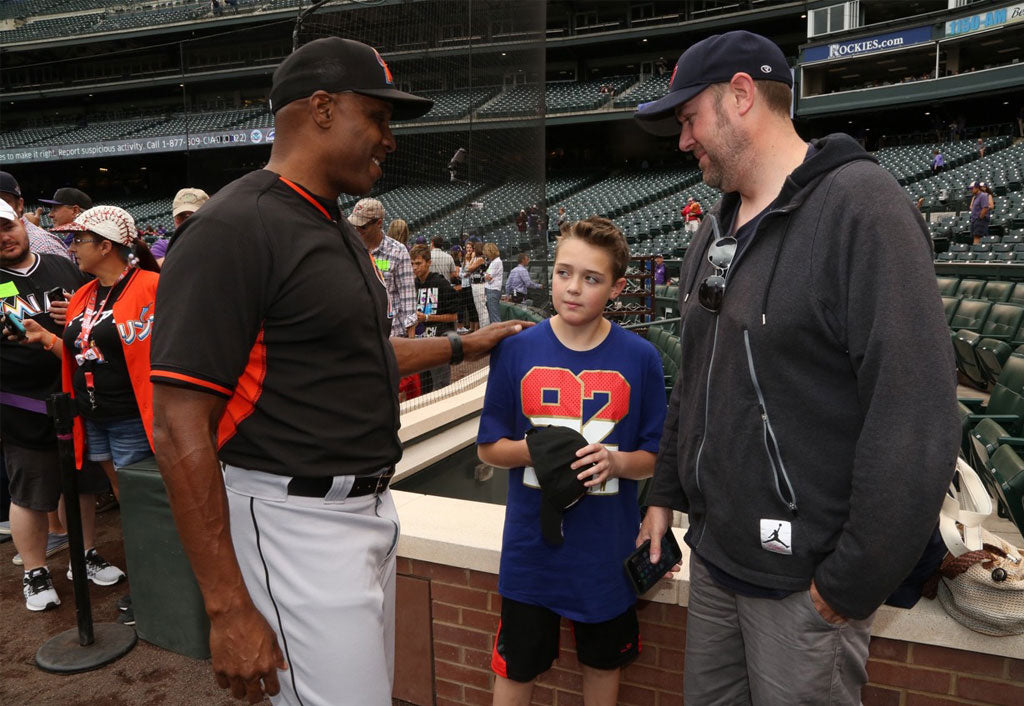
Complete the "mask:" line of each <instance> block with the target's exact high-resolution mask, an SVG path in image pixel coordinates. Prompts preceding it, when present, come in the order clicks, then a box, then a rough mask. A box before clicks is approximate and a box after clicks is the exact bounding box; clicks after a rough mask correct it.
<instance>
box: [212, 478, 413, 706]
mask: <svg viewBox="0 0 1024 706" xmlns="http://www.w3.org/2000/svg"><path fill="white" fill-rule="evenodd" d="M352 479H353V477H352V476H338V477H336V478H335V479H334V485H333V486H332V488H331V490H330V491H329V492H328V493H327V496H326V497H325V498H307V497H297V496H289V495H288V481H289V480H290V479H289V478H288V477H287V476H277V475H273V474H270V473H262V472H260V471H249V470H244V469H241V468H235V467H233V466H226V467H225V470H224V484H225V486H226V487H227V497H228V507H229V510H230V513H231V540H232V542H233V543H234V545H235V554H236V556H237V557H238V563H239V565H240V566H241V569H242V576H243V578H244V579H245V586H246V588H247V589H248V590H249V595H250V596H252V600H253V603H254V604H255V605H256V608H257V609H258V610H259V611H260V613H262V614H263V617H265V618H266V619H267V622H268V623H270V626H271V627H272V628H273V629H274V632H275V633H277V640H278V644H279V646H280V647H281V650H282V652H284V655H285V660H286V661H287V663H288V666H289V669H288V670H286V671H280V672H278V679H279V681H280V684H281V693H280V694H279V695H278V696H276V697H274V698H272V699H271V701H272V703H273V704H275V706H345V705H347V704H352V705H353V706H390V704H391V687H392V682H393V679H394V667H395V553H396V550H397V548H398V532H399V523H398V513H397V512H396V510H395V504H394V502H393V501H392V498H391V492H390V491H385V492H384V493H383V494H381V495H380V496H374V495H364V496H361V497H356V498H349V497H347V495H348V492H349V489H350V488H351V485H352Z"/></svg>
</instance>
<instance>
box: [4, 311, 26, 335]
mask: <svg viewBox="0 0 1024 706" xmlns="http://www.w3.org/2000/svg"><path fill="white" fill-rule="evenodd" d="M4 328H6V329H7V332H8V333H9V334H12V335H13V336H14V337H15V338H16V339H17V340H19V341H24V340H25V338H26V337H27V336H28V332H27V331H26V330H25V324H23V323H22V322H21V317H20V316H18V315H17V314H15V313H14V312H13V311H9V312H7V316H5V317H4Z"/></svg>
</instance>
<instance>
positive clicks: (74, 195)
mask: <svg viewBox="0 0 1024 706" xmlns="http://www.w3.org/2000/svg"><path fill="white" fill-rule="evenodd" d="M39 203H48V204H50V205H51V206H78V207H79V208H80V209H82V210H83V211H88V210H89V209H90V208H92V199H91V198H89V195H88V194H87V193H85V192H84V191H79V190H78V189H75V188H72V187H70V186H63V187H61V188H59V189H57V190H56V191H54V192H53V198H52V199H39Z"/></svg>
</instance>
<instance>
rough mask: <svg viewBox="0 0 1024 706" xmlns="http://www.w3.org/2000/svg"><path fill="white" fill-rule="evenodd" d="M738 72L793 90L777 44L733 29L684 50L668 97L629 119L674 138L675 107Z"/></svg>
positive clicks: (676, 124)
mask: <svg viewBox="0 0 1024 706" xmlns="http://www.w3.org/2000/svg"><path fill="white" fill-rule="evenodd" d="M740 72H744V73H747V74H750V77H751V78H752V79H754V80H755V81H757V80H762V81H779V82H781V83H784V84H786V85H787V86H789V87H790V88H792V87H793V74H792V73H790V70H789V64H787V63H786V57H785V55H784V54H783V53H782V50H781V49H779V47H778V45H776V44H775V42H773V41H772V40H770V39H768V38H766V37H762V36H761V35H760V34H754V33H753V32H747V31H746V30H736V31H734V32H726V33H725V34H715V35H712V36H710V37H708V38H707V39H702V40H701V41H699V42H697V43H696V44H694V45H693V46H691V47H690V48H689V49H687V50H686V51H684V52H683V55H682V56H680V57H679V61H677V62H676V68H675V69H674V70H673V71H672V78H671V80H670V81H669V84H668V94H667V95H665V96H663V97H662V98H659V99H658V100H656V101H651V102H650V103H641V104H640V105H639V106H637V109H636V113H635V114H634V115H633V117H634V118H636V120H637V122H638V123H640V127H642V128H643V129H644V130H646V131H647V132H649V133H651V134H653V135H662V136H666V137H668V136H671V135H678V134H679V121H678V120H676V115H675V110H676V107H677V106H680V105H682V104H683V103H685V102H686V101H688V100H690V99H691V98H693V97H694V96H696V95H697V94H698V93H700V92H701V91H703V90H704V89H705V88H707V87H708V86H710V85H712V84H715V83H725V82H727V81H729V80H731V79H732V77H733V76H734V75H736V74H737V73H740Z"/></svg>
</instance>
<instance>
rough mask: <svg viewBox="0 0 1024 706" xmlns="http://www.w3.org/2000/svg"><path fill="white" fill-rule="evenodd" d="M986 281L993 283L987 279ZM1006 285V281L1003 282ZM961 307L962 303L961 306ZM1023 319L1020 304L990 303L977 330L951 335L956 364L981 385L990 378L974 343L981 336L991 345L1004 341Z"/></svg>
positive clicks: (970, 378)
mask: <svg viewBox="0 0 1024 706" xmlns="http://www.w3.org/2000/svg"><path fill="white" fill-rule="evenodd" d="M989 284H994V283H992V282H990V283H989ZM1005 284H1009V283H1005ZM961 306H962V305H961ZM1022 321H1024V307H1019V306H1017V305H1016V304H1004V303H1001V302H1000V303H996V304H992V308H991V309H990V310H989V313H988V316H987V317H986V318H985V322H984V324H983V325H982V327H981V330H980V331H967V330H964V329H960V330H958V331H957V334H956V336H955V337H954V338H953V348H954V349H955V351H956V367H957V369H958V370H959V371H960V372H961V373H963V374H964V376H965V377H966V378H967V379H968V380H970V381H971V382H973V383H974V384H975V385H977V386H978V387H981V388H984V387H986V386H987V385H988V383H989V382H994V379H993V380H990V379H989V377H988V375H986V372H985V368H984V367H983V366H982V364H981V362H980V360H979V357H978V344H979V343H980V342H981V340H982V339H983V338H984V339H986V340H987V341H988V342H989V345H990V346H991V345H992V343H993V342H996V341H1008V340H1010V337H1011V336H1013V335H1015V334H1016V333H1017V332H1018V330H1019V329H1020V326H1021V322H1022Z"/></svg>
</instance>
